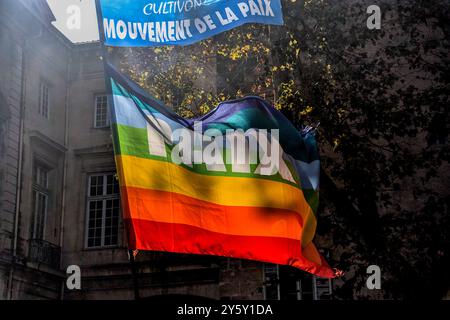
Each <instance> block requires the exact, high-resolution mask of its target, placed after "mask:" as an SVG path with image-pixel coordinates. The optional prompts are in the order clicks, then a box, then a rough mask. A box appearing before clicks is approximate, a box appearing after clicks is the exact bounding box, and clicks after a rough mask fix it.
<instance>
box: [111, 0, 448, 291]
mask: <svg viewBox="0 0 450 320" xmlns="http://www.w3.org/2000/svg"><path fill="white" fill-rule="evenodd" d="M370 2H371V1H363V0H362V1H358V2H355V1H335V0H310V1H295V0H289V1H283V6H284V15H285V21H286V24H285V26H283V27H273V26H263V25H247V26H244V27H242V28H238V29H235V30H233V31H230V32H227V33H225V34H222V35H219V36H217V37H215V38H213V39H208V40H205V41H203V42H201V43H199V44H195V45H192V46H190V47H159V48H153V49H133V50H131V49H126V50H125V49H114V50H111V53H112V56H113V58H114V59H117V60H118V61H120V64H121V67H122V68H123V69H124V71H126V72H128V73H129V74H130V75H131V76H132V77H133V78H134V79H135V80H136V81H137V82H138V83H140V84H141V85H142V86H143V87H145V88H146V89H148V90H149V92H151V93H152V94H153V95H155V96H156V97H158V98H159V99H161V100H163V101H165V102H166V103H167V104H168V105H171V106H173V107H174V109H175V110H176V111H177V112H179V113H180V114H182V115H183V116H187V117H189V116H194V115H199V114H202V113H205V112H208V111H209V110H211V108H213V107H214V106H215V105H216V104H217V103H218V102H219V101H222V100H225V99H229V98H235V97H239V96H243V95H248V94H252V95H260V96H263V97H265V98H266V99H267V100H270V101H272V102H273V103H274V105H275V106H276V107H277V108H278V109H280V110H281V111H282V112H283V113H284V114H285V115H287V116H288V117H289V119H290V120H291V121H292V122H293V123H294V124H296V125H297V126H298V127H300V126H302V125H313V126H317V125H318V124H319V123H320V126H319V127H318V129H317V137H318V140H319V143H320V146H321V153H322V178H321V179H322V181H321V183H322V192H321V210H320V213H319V216H320V217H319V229H318V233H319V236H318V238H317V239H316V241H317V242H318V243H319V247H322V248H327V249H329V250H330V252H331V253H332V254H331V256H330V261H329V262H330V264H331V265H334V266H336V267H339V268H340V269H343V270H344V271H346V275H345V276H344V277H343V278H342V279H340V280H337V282H336V284H337V287H338V289H337V291H336V292H335V296H336V297H337V298H342V299H349V298H360V299H362V298H441V297H442V296H443V295H445V294H446V292H447V291H448V289H449V282H450V279H449V277H450V262H449V255H450V252H449V248H450V240H449V235H450V232H449V230H450V217H449V205H450V197H449V178H450V174H449V168H450V166H449V145H448V129H449V123H450V121H449V113H448V111H447V109H448V105H449V92H450V84H449V83H450V81H449V78H450V55H449V49H450V43H449V42H450V37H449V32H450V19H449V17H450V4H449V3H448V1H444V0H440V1H439V0H423V1H382V2H381V4H380V7H381V9H382V12H383V17H382V28H381V30H369V29H368V28H367V26H366V20H367V18H368V16H369V15H368V14H367V13H366V9H367V7H368V6H369V5H370V4H372V3H370ZM212 79H215V80H213V81H211V80H212ZM372 264H376V265H378V266H380V268H381V270H382V290H381V291H369V290H367V289H364V288H365V280H366V278H367V274H366V268H367V267H368V266H369V265H372Z"/></svg>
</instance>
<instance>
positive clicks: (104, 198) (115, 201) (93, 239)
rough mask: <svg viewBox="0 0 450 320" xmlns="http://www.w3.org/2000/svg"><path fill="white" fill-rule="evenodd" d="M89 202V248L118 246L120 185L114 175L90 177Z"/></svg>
mask: <svg viewBox="0 0 450 320" xmlns="http://www.w3.org/2000/svg"><path fill="white" fill-rule="evenodd" d="M87 193H88V201H87V212H88V217H87V220H88V221H87V239H86V246H87V247H88V248H96V247H110V246H116V245H117V244H118V235H119V213H120V203H119V185H118V183H117V180H116V178H115V175H114V174H112V173H111V174H99V175H92V176H89V186H88V192H87Z"/></svg>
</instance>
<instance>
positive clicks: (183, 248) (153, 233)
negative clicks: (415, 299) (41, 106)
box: [126, 219, 334, 278]
mask: <svg viewBox="0 0 450 320" xmlns="http://www.w3.org/2000/svg"><path fill="white" fill-rule="evenodd" d="M126 223H127V224H128V226H129V229H130V230H132V233H131V234H132V237H131V246H132V247H133V248H139V249H140V250H152V251H169V252H176V253H190V254H203V255H220V256H225V257H234V258H243V259H250V260H257V261H263V262H270V263H275V264H283V265H290V266H293V267H296V268H299V269H303V270H305V271H307V272H310V273H313V274H316V275H317V276H320V277H326V278H332V277H334V272H333V270H332V269H331V268H330V267H329V266H328V264H327V263H326V262H325V261H324V260H323V259H322V258H321V257H320V256H319V255H318V254H315V253H316V252H317V250H316V249H315V247H313V245H312V244H311V247H310V248H308V251H309V252H310V254H311V256H308V255H306V252H303V254H302V249H301V246H300V245H299V241H298V240H292V239H287V238H274V237H264V236H261V237H255V236H251V237H248V236H236V235H227V234H222V233H218V232H212V231H208V230H205V229H203V228H198V227H193V226H188V225H182V224H175V223H164V222H154V221H148V220H139V219H132V220H126ZM313 259H320V261H317V260H316V261H314V260H313Z"/></svg>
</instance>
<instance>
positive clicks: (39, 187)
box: [31, 164, 49, 240]
mask: <svg viewBox="0 0 450 320" xmlns="http://www.w3.org/2000/svg"><path fill="white" fill-rule="evenodd" d="M48 198H49V189H48V170H47V169H46V168H45V167H43V166H41V165H39V164H35V165H34V168H33V216H32V224H31V225H32V230H31V238H32V239H39V240H44V234H45V220H46V217H47V210H48Z"/></svg>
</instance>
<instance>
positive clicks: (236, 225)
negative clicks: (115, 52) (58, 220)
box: [106, 65, 335, 278]
mask: <svg viewBox="0 0 450 320" xmlns="http://www.w3.org/2000/svg"><path fill="white" fill-rule="evenodd" d="M106 77H107V83H108V85H110V90H111V93H112V101H111V102H112V103H111V105H112V112H111V113H112V123H113V133H114V149H115V159H116V164H117V169H118V174H119V184H120V188H121V189H120V190H121V199H122V211H123V216H124V221H125V223H126V225H127V228H128V231H129V247H130V249H138V250H151V251H165V252H175V253H185V254H203V255H216V256H224V257H233V258H242V259H250V260H257V261H263V262H268V263H274V264H282V265H291V266H293V267H296V268H299V269H302V270H304V271H307V272H310V273H313V274H315V275H317V276H320V277H326V278H331V277H334V276H335V273H334V271H333V270H332V269H331V268H330V267H329V266H328V264H327V263H326V262H325V260H324V259H323V258H322V256H321V255H320V254H319V252H318V251H317V249H316V247H315V246H314V244H313V242H312V240H313V237H314V234H315V229H316V224H317V219H316V215H315V214H316V210H317V205H318V182H319V158H318V153H317V147H316V143H315V138H314V135H313V133H312V132H299V131H298V130H297V129H296V128H295V127H294V126H293V125H292V124H291V123H290V122H289V121H288V120H287V119H286V118H285V117H284V116H283V115H282V114H281V113H280V112H279V111H277V110H276V109H275V108H273V107H272V106H271V105H269V104H268V103H267V102H265V101H264V100H262V99H260V98H257V97H247V98H244V99H240V100H235V101H229V102H224V103H221V104H220V105H219V106H218V107H217V108H216V109H214V110H213V111H211V112H210V113H208V114H207V115H205V116H203V117H201V118H199V119H195V120H191V119H189V120H187V119H184V118H182V117H180V116H178V115H177V114H176V113H174V112H173V111H171V110H170V109H168V108H167V107H165V106H164V105H163V104H162V103H161V102H160V101H157V100H156V99H154V98H152V97H151V96H149V95H148V94H147V93H146V92H145V91H144V90H142V89H141V88H139V87H138V86H137V85H136V84H135V83H134V82H133V81H131V80H129V79H127V78H126V77H124V76H123V75H122V74H120V72H118V71H117V70H115V68H114V67H113V66H111V65H106ZM199 123H200V124H201V125H200V127H199V125H198V124H199ZM194 128H195V130H196V132H197V133H195V132H194V131H195V130H194ZM236 129H241V130H242V131H243V132H247V131H248V130H251V129H256V132H266V131H268V130H274V129H278V130H279V131H278V132H279V133H278V137H277V140H274V139H272V145H273V144H277V143H278V145H279V146H280V149H281V154H280V156H279V160H280V163H279V168H278V170H277V171H276V172H274V173H273V174H268V173H267V172H268V171H267V170H266V172H265V173H264V170H265V169H267V166H266V167H264V166H263V165H262V163H259V162H258V161H260V159H259V158H258V157H257V158H258V161H257V163H252V164H247V163H246V164H238V163H236V162H231V163H229V162H227V161H225V160H227V159H226V158H227V155H229V154H230V153H231V152H232V151H231V150H230V148H231V147H230V146H227V145H226V144H223V146H224V149H223V154H220V155H219V158H223V159H224V161H223V163H217V164H215V165H214V164H205V163H200V162H199V161H195V160H194V161H192V162H191V163H188V162H186V161H185V162H182V163H180V161H177V160H180V159H182V158H183V157H185V156H186V155H185V154H184V153H183V152H184V151H183V152H174V151H176V150H174V148H178V146H177V144H176V143H175V142H173V141H174V140H173V138H174V136H176V132H179V131H180V130H181V131H182V130H184V131H183V132H186V131H187V132H191V133H192V137H194V139H193V143H194V149H195V145H197V146H198V143H197V142H198V141H196V139H197V140H198V139H200V140H201V139H203V138H205V137H206V138H207V139H206V140H208V139H209V140H208V141H211V140H212V139H211V138H209V137H207V135H208V132H215V133H216V134H218V133H224V134H225V133H226V132H228V131H230V130H236ZM199 130H200V134H199V133H198V132H199ZM270 132H272V131H270ZM273 132H275V131H273ZM272 135H274V134H272ZM185 138H186V137H184V138H183V139H185ZM247 138H248V137H247ZM269 138H270V137H269ZM180 140H181V139H180ZM214 141H216V142H217V143H218V144H219V142H220V141H219V138H216V139H215V140H214ZM258 143H261V142H258ZM200 145H201V146H203V142H200ZM196 151H197V152H198V151H199V150H194V153H195V152H196ZM248 151H249V154H250V153H251V152H253V153H255V152H256V150H251V149H248ZM200 152H201V150H200ZM267 152H268V151H267ZM174 154H178V155H179V157H178V159H175V157H174ZM216 156H217V155H216ZM234 156H236V153H235V154H234ZM216 159H217V157H216ZM233 159H234V158H233V157H231V160H232V161H234V160H233ZM261 159H262V158H261ZM219 160H220V159H219ZM261 161H262V160H261ZM219 162H220V161H219ZM269 173H270V169H269Z"/></svg>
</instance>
